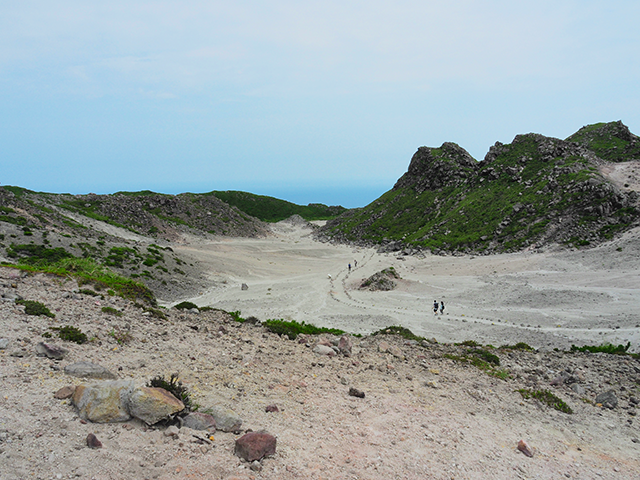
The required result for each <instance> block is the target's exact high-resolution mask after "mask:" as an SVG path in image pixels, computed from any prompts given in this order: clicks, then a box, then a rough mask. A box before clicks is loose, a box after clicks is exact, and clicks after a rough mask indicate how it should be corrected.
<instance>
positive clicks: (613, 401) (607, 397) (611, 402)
mask: <svg viewBox="0 0 640 480" xmlns="http://www.w3.org/2000/svg"><path fill="white" fill-rule="evenodd" d="M596 403H600V404H602V406H603V407H606V408H609V409H612V410H613V409H614V408H616V407H617V406H618V397H616V393H615V392H614V391H613V390H609V391H607V392H602V393H600V394H599V395H598V396H597V397H596Z"/></svg>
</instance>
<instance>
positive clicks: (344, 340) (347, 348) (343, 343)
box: [338, 335, 353, 357]
mask: <svg viewBox="0 0 640 480" xmlns="http://www.w3.org/2000/svg"><path fill="white" fill-rule="evenodd" d="M338 350H340V353H341V354H343V355H344V356H345V357H350V356H351V352H352V351H353V341H352V340H351V336H349V335H342V336H341V337H340V340H339V341H338Z"/></svg>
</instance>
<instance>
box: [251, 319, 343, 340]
mask: <svg viewBox="0 0 640 480" xmlns="http://www.w3.org/2000/svg"><path fill="white" fill-rule="evenodd" d="M262 325H264V327H265V328H266V329H267V330H269V331H270V332H272V333H277V334H278V335H286V336H287V337H289V339H290V340H295V339H296V338H297V337H298V335H301V334H303V335H319V334H321V333H329V334H332V335H344V333H345V332H344V331H343V330H339V329H337V328H325V327H316V326H315V325H310V324H307V323H305V322H302V323H300V322H296V321H295V320H291V321H286V320H265V321H264V322H263V323H262Z"/></svg>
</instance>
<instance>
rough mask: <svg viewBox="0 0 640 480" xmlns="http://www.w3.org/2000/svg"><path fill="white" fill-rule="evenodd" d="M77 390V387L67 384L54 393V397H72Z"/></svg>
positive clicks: (62, 398) (61, 398)
mask: <svg viewBox="0 0 640 480" xmlns="http://www.w3.org/2000/svg"><path fill="white" fill-rule="evenodd" d="M75 391H76V387H71V386H69V385H67V386H66V387H62V388H61V389H60V390H58V391H57V392H56V393H54V394H53V398H56V399H58V400H66V399H67V398H71V397H72V396H73V393H74V392H75Z"/></svg>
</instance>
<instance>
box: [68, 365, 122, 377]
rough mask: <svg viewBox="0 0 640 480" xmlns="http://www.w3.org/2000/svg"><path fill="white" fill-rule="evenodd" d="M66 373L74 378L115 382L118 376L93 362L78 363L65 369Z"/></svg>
mask: <svg viewBox="0 0 640 480" xmlns="http://www.w3.org/2000/svg"><path fill="white" fill-rule="evenodd" d="M64 373H66V374H67V375H71V376H72V377H80V378H96V379H101V380H114V379H115V378H116V376H115V375H114V374H113V373H111V372H110V371H109V370H107V369H106V368H104V367H103V366H100V365H97V364H95V363H91V362H76V363H72V364H71V365H67V366H66V367H64Z"/></svg>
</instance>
